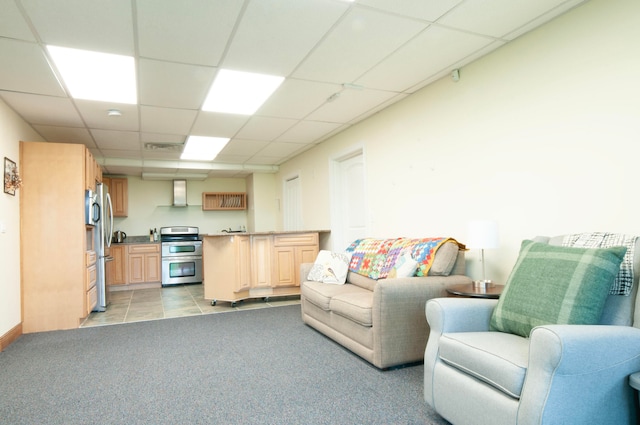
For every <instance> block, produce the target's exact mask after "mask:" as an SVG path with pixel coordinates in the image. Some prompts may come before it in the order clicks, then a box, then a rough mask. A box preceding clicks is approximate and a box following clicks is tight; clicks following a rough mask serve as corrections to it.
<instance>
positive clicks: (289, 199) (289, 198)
mask: <svg viewBox="0 0 640 425" xmlns="http://www.w3.org/2000/svg"><path fill="white" fill-rule="evenodd" d="M283 198H284V199H283V208H284V217H283V219H284V230H302V200H301V198H300V176H298V175H296V176H292V177H289V178H287V179H285V181H284V190H283Z"/></svg>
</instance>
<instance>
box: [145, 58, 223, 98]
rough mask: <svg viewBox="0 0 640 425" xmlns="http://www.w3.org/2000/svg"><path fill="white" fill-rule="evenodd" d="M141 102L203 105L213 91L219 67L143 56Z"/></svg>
mask: <svg viewBox="0 0 640 425" xmlns="http://www.w3.org/2000/svg"><path fill="white" fill-rule="evenodd" d="M138 69H139V73H140V77H139V81H140V85H139V87H138V92H139V93H140V104H141V105H149V106H165V107H173V108H180V109H199V108H200V107H201V106H202V103H203V102H204V98H205V96H206V95H207V92H208V91H209V87H210V86H211V82H212V81H213V75H214V72H215V68H211V67H205V66H197V65H185V64H180V63H173V62H164V61H157V60H150V59H140V63H139V67H138Z"/></svg>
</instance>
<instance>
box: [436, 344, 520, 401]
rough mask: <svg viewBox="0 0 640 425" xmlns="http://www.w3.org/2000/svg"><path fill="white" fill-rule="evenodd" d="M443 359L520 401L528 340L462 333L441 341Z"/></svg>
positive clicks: (440, 354)
mask: <svg viewBox="0 0 640 425" xmlns="http://www.w3.org/2000/svg"><path fill="white" fill-rule="evenodd" d="M439 345H440V350H439V356H440V359H441V360H442V361H443V362H445V363H447V364H449V365H451V366H453V367H455V368H457V369H460V370H462V371H463V372H465V373H467V374H469V375H472V376H474V377H475V378H477V379H480V380H481V381H483V382H486V383H487V384H489V385H491V386H493V387H495V388H497V389H499V390H500V391H502V392H504V393H506V394H508V395H509V396H511V397H514V398H519V397H520V393H521V392H522V386H523V384H524V377H525V375H526V372H527V365H528V360H529V340H528V339H527V338H522V337H520V336H518V335H513V334H507V333H502V332H460V333H450V334H443V335H442V336H441V337H440V343H439Z"/></svg>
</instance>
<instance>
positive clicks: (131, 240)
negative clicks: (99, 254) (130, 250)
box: [111, 235, 160, 245]
mask: <svg viewBox="0 0 640 425" xmlns="http://www.w3.org/2000/svg"><path fill="white" fill-rule="evenodd" d="M143 243H160V241H153V242H151V241H149V235H146V236H127V237H126V239H125V240H124V242H121V243H117V242H114V241H113V239H112V240H111V244H112V245H127V244H143Z"/></svg>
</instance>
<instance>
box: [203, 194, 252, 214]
mask: <svg viewBox="0 0 640 425" xmlns="http://www.w3.org/2000/svg"><path fill="white" fill-rule="evenodd" d="M246 209H247V194H246V193H244V192H202V211H220V210H246Z"/></svg>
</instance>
